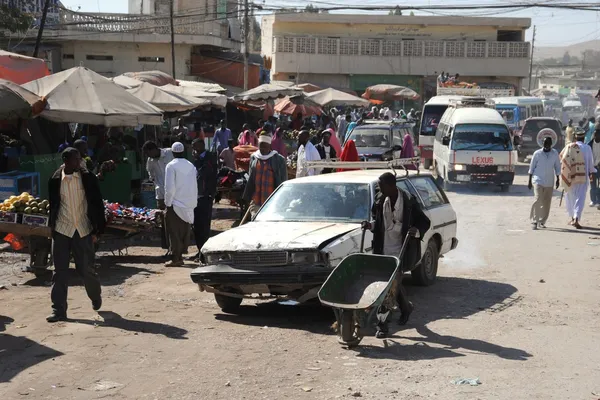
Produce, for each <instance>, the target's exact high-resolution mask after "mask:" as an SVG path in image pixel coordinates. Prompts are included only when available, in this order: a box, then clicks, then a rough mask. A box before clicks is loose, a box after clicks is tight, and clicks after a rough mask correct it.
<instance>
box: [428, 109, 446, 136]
mask: <svg viewBox="0 0 600 400" xmlns="http://www.w3.org/2000/svg"><path fill="white" fill-rule="evenodd" d="M447 109H448V106H447V105H429V106H428V105H425V107H424V109H423V118H422V120H421V135H423V136H435V132H436V131H437V127H438V124H439V123H440V119H442V115H444V113H445V112H446V110H447Z"/></svg>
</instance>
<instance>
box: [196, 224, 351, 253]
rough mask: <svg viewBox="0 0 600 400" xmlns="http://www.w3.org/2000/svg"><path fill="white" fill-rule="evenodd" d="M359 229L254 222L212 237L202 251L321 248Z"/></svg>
mask: <svg viewBox="0 0 600 400" xmlns="http://www.w3.org/2000/svg"><path fill="white" fill-rule="evenodd" d="M359 227H360V225H359V224H356V223H331V222H282V221H280V222H250V223H248V224H245V225H242V226H239V227H237V228H234V229H230V230H228V231H226V232H223V233H221V234H219V235H217V236H214V237H212V238H211V239H209V240H208V242H206V244H205V245H204V246H203V247H202V252H203V253H215V252H231V251H257V250H258V251H272V250H293V249H318V248H320V247H321V245H322V244H324V243H325V242H329V241H331V240H333V239H336V238H337V237H339V236H341V235H343V234H345V233H348V232H350V231H352V230H354V229H358V228H359Z"/></svg>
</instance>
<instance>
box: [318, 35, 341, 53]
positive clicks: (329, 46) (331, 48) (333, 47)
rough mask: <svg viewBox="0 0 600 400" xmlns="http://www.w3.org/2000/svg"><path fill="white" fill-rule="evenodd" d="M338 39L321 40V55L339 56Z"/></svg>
mask: <svg viewBox="0 0 600 400" xmlns="http://www.w3.org/2000/svg"><path fill="white" fill-rule="evenodd" d="M337 43H338V39H337V38H319V54H337Z"/></svg>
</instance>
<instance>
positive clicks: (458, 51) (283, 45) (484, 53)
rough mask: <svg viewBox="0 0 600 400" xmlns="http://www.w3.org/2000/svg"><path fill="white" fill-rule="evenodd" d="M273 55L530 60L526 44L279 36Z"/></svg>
mask: <svg viewBox="0 0 600 400" xmlns="http://www.w3.org/2000/svg"><path fill="white" fill-rule="evenodd" d="M273 49H274V52H275V53H302V54H324V55H351V56H369V57H373V56H382V57H439V58H474V59H477V58H529V54H530V47H529V43H528V42H488V41H444V40H385V39H352V38H328V37H313V36H280V37H274V38H273Z"/></svg>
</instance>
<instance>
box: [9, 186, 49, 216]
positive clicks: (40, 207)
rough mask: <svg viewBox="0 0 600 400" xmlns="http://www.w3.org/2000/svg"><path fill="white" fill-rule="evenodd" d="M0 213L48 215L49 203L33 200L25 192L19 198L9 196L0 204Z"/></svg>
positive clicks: (33, 198) (38, 199)
mask: <svg viewBox="0 0 600 400" xmlns="http://www.w3.org/2000/svg"><path fill="white" fill-rule="evenodd" d="M0 211H5V212H11V213H24V214H33V215H48V214H50V203H49V202H48V200H42V199H40V198H35V197H33V196H32V195H30V194H29V193H27V192H23V193H21V195H20V196H10V197H9V198H8V199H6V200H4V202H3V203H2V204H0Z"/></svg>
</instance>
